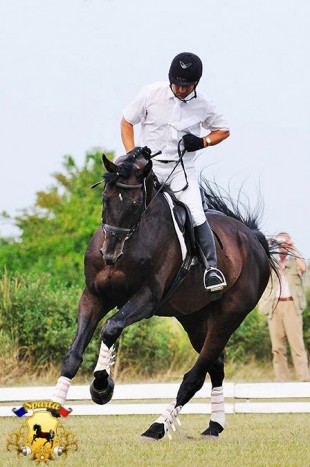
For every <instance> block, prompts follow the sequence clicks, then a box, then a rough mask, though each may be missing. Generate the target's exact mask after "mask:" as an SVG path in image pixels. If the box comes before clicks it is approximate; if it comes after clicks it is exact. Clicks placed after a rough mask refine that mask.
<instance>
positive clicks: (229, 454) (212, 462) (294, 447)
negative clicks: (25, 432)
mask: <svg viewBox="0 0 310 467" xmlns="http://www.w3.org/2000/svg"><path fill="white" fill-rule="evenodd" d="M155 418H156V417H155ZM153 420H154V417H152V416H150V415H147V416H145V415H143V416H142V415H135V416H133V415H130V416H102V417H71V418H70V417H69V418H68V419H65V420H64V421H63V424H64V425H65V428H66V429H67V430H72V431H73V432H74V433H75V434H76V436H77V438H78V446H79V447H78V451H76V452H72V453H69V455H68V457H67V459H65V458H62V457H60V458H58V459H57V460H56V461H55V462H52V464H53V465H55V466H56V465H59V466H62V465H63V466H72V465H74V466H75V467H76V466H87V467H92V466H104V467H105V466H107V467H114V466H115V467H116V466H126V467H127V466H130V465H135V466H147V467H148V466H162V465H166V466H168V467H174V466H176V467H177V466H178V467H179V466H191V467H194V466H195V467H196V466H207V465H208V466H212V467H217V466H218V467H220V466H229V467H230V466H255V467H256V466H285V467H286V466H296V467H297V466H298V467H300V466H309V465H310V448H309V439H310V423H309V414H285V415H284V414H283V415H282V414H276V415H266V414H259V415H239V414H238V415H227V427H226V430H225V431H224V432H223V433H222V435H221V438H220V440H219V441H216V442H211V441H206V440H201V439H200V437H199V434H200V433H201V432H202V431H204V430H205V428H206V427H207V425H208V420H209V416H206V415H183V416H182V415H181V421H182V431H181V432H178V433H176V434H174V436H173V439H172V441H169V439H168V438H167V437H165V438H164V439H163V440H161V441H154V442H142V439H141V437H140V434H141V433H142V432H143V431H145V430H146V429H147V428H148V426H149V425H150V424H151V423H152V422H153ZM21 424H22V420H21V419H17V418H2V419H0V432H1V445H0V466H1V467H2V466H12V467H13V466H14V467H15V466H21V467H22V466H30V465H36V464H35V462H34V461H30V460H29V459H27V458H22V459H18V458H17V456H16V455H15V454H14V453H8V452H6V450H5V449H6V438H7V436H8V434H9V433H10V432H11V431H12V430H18V429H19V428H20V426H21Z"/></svg>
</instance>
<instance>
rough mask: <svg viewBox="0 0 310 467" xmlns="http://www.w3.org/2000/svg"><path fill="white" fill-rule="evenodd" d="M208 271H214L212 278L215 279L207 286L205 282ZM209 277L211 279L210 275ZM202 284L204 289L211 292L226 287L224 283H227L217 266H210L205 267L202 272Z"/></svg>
mask: <svg viewBox="0 0 310 467" xmlns="http://www.w3.org/2000/svg"><path fill="white" fill-rule="evenodd" d="M210 272H215V275H214V276H213V279H215V280H214V281H213V283H211V284H210V285H209V286H207V282H208V280H207V279H208V278H207V276H208V274H209V273H210ZM211 279H212V277H211ZM203 285H204V287H205V289H206V290H208V291H209V292H211V293H213V292H218V291H219V290H222V289H224V287H226V285H227V282H226V279H225V276H224V274H223V273H222V271H220V270H219V269H217V268H212V267H210V268H209V269H206V270H205V272H204V274H203Z"/></svg>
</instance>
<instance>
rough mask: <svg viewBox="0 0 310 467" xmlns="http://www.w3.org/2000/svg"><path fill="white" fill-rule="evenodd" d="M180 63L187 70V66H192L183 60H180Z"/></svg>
mask: <svg viewBox="0 0 310 467" xmlns="http://www.w3.org/2000/svg"><path fill="white" fill-rule="evenodd" d="M179 63H180V65H181V67H182V68H183V70H186V68H189V67H190V66H191V63H184V62H182V60H180V62H179Z"/></svg>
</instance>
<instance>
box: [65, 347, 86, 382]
mask: <svg viewBox="0 0 310 467" xmlns="http://www.w3.org/2000/svg"><path fill="white" fill-rule="evenodd" d="M82 362H83V357H82V355H81V354H80V353H79V352H76V351H69V352H68V353H67V355H66V356H65V358H64V360H63V363H62V370H61V375H62V376H65V377H66V378H69V379H73V378H74V376H75V375H76V373H77V372H78V369H79V368H80V366H81V364H82Z"/></svg>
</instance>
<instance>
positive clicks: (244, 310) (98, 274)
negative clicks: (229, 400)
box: [53, 147, 274, 440]
mask: <svg viewBox="0 0 310 467" xmlns="http://www.w3.org/2000/svg"><path fill="white" fill-rule="evenodd" d="M102 162H103V165H104V167H105V169H106V172H105V173H104V175H103V180H102V181H101V182H104V183H105V186H104V189H103V195H102V196H103V211H102V225H101V226H100V227H99V228H98V229H97V231H96V232H95V233H94V235H93V237H92V238H91V240H90V242H89V245H88V247H87V250H86V253H85V257H84V264H85V268H84V272H85V283H86V284H85V289H84V291H83V293H82V295H81V298H80V302H79V314H78V326H77V331H76V335H75V338H74V341H73V344H72V346H71V348H70V350H69V351H68V353H67V355H66V356H65V358H64V361H63V365H62V370H61V376H60V378H59V379H58V382H57V385H56V390H55V393H54V398H53V400H54V401H58V402H60V403H62V404H63V403H64V401H65V397H66V394H67V392H68V388H69V386H70V383H71V379H72V378H73V377H74V376H75V375H76V373H77V371H78V368H79V366H80V365H81V363H82V360H83V353H84V351H85V348H86V347H87V345H88V343H89V342H90V340H91V338H92V336H93V334H94V331H95V329H96V327H97V325H98V323H99V322H100V320H101V319H102V318H103V317H104V316H105V315H106V314H107V313H108V312H109V311H110V310H113V309H114V308H117V310H118V311H116V312H115V314H114V315H113V316H111V317H109V318H108V319H107V320H106V322H105V323H104V326H103V328H102V330H101V348H100V354H99V358H98V362H97V365H96V368H95V370H94V380H93V381H92V383H91V386H90V392H91V397H92V399H93V401H94V402H95V403H97V404H105V403H107V402H108V401H109V400H110V399H111V397H112V394H113V389H114V381H113V379H112V377H111V375H110V367H111V366H112V364H113V355H114V354H113V346H114V344H115V342H116V341H117V339H118V338H119V336H120V335H121V333H122V332H123V330H124V329H125V328H126V327H127V326H130V325H131V324H133V323H137V322H138V321H140V320H143V319H147V318H150V317H152V316H153V315H156V316H169V317H175V318H176V319H177V320H178V321H179V322H180V323H181V325H182V326H183V328H184V330H185V331H186V333H187V334H188V337H189V340H190V342H191V345H192V346H193V348H194V349H195V351H196V352H197V353H198V358H197V361H196V362H195V364H194V365H193V367H192V368H191V369H190V370H189V371H188V372H187V373H186V374H185V375H184V377H183V381H182V383H181V385H180V388H179V390H178V393H177V395H176V400H175V401H173V402H172V403H171V404H170V405H169V406H168V408H167V410H166V411H165V412H164V413H163V414H162V415H160V416H159V418H158V419H157V420H156V421H155V422H154V423H152V424H151V426H150V427H149V429H148V430H146V431H145V432H144V433H143V434H142V436H143V437H144V438H151V439H155V440H159V439H161V438H163V437H164V436H165V434H166V433H167V432H168V436H169V429H170V428H171V427H172V428H173V426H172V425H173V422H174V421H175V419H177V420H178V418H177V417H178V414H179V412H180V411H181V409H182V407H183V406H184V405H185V404H186V403H188V402H189V401H190V400H191V398H192V397H193V396H194V394H195V393H196V392H197V391H198V390H200V389H201V387H202V386H203V384H204V381H205V378H206V375H207V373H209V375H210V378H211V384H212V392H211V418H210V421H209V426H208V427H207V429H206V430H205V431H204V432H203V433H202V436H204V437H205V438H210V437H218V436H219V434H220V433H221V432H222V431H223V429H224V426H225V412H224V396H223V390H222V384H223V379H224V357H223V352H224V348H225V345H226V344H227V342H228V340H229V338H230V336H231V335H232V333H233V332H234V331H235V330H236V329H237V328H238V327H239V326H240V324H241V323H242V321H243V320H244V318H245V317H246V316H247V314H248V313H250V311H251V310H253V309H254V307H255V306H256V304H257V303H258V301H259V299H260V297H261V295H262V293H263V291H264V289H265V288H266V285H267V282H268V279H269V276H270V273H271V270H272V269H273V268H274V265H273V259H272V256H271V255H270V251H269V246H268V242H267V239H266V237H265V236H264V235H263V233H262V232H261V231H260V230H259V227H258V217H259V213H258V212H256V211H255V213H254V214H253V213H252V214H251V213H250V212H249V211H247V212H246V214H243V213H241V210H239V208H238V206H237V205H236V204H235V205H232V206H230V205H228V203H227V202H226V201H225V198H221V197H219V196H217V195H216V194H214V193H213V195H211V194H209V198H208V202H209V209H208V211H207V213H206V216H207V218H208V221H209V223H210V226H211V228H212V230H213V232H214V237H215V242H216V249H217V257H218V267H219V268H220V270H221V271H222V272H223V273H224V275H225V278H226V282H227V286H226V287H225V289H224V291H223V293H222V296H220V297H219V298H218V299H217V300H214V297H212V296H211V294H210V293H209V292H207V291H206V290H205V289H204V286H203V280H202V277H203V272H204V270H203V267H202V265H201V264H200V262H197V261H196V264H193V265H192V266H191V267H189V268H188V272H187V275H186V277H185V278H183V281H182V282H181V283H180V284H179V287H178V288H177V289H176V290H175V291H174V294H172V296H171V297H170V296H169V297H168V298H169V299H166V300H165V297H167V294H169V290H171V286H172V284H173V283H174V281H175V278H176V277H177V275H178V271H180V268H182V264H183V263H182V253H181V248H180V242H179V240H178V237H177V234H176V230H175V227H174V221H173V219H172V214H171V210H170V207H169V205H168V203H167V200H166V197H165V194H164V192H163V190H162V189H158V185H156V183H154V173H153V170H152V161H151V157H150V150H148V148H139V147H137V148H135V149H134V150H133V151H131V152H130V153H128V154H126V155H125V156H121V157H118V158H117V159H116V161H115V162H112V161H110V160H108V158H107V157H106V156H105V155H103V156H102ZM101 182H98V184H99V183H101ZM96 185H97V184H96ZM161 188H162V187H161ZM211 208H213V209H211Z"/></svg>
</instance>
